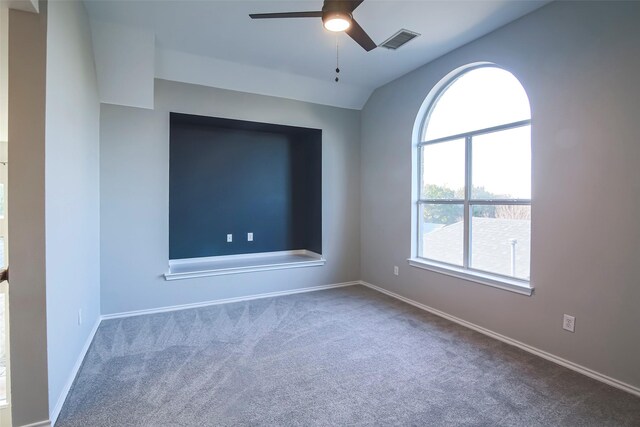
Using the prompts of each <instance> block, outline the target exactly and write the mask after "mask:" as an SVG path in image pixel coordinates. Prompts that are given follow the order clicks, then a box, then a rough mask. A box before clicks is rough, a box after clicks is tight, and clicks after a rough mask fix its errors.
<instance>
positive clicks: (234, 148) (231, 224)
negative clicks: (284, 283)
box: [169, 113, 322, 259]
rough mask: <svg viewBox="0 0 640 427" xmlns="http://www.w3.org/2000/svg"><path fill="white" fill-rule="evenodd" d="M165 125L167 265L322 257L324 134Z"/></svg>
mask: <svg viewBox="0 0 640 427" xmlns="http://www.w3.org/2000/svg"><path fill="white" fill-rule="evenodd" d="M170 126H171V128H170V170H169V256H170V258H171V259H183V258H197V257H207V256H219V255H235V254H247V253H259V252H275V251H284V250H295V249H308V250H310V251H313V252H316V253H322V131H321V130H318V129H306V128H299V127H292V126H283V125H274V124H268V123H256V122H247V121H241V120H230V119H221V118H214V117H202V116H193V115H187V114H178V113H171V116H170ZM247 233H253V236H254V238H253V241H251V242H250V241H248V240H247ZM227 234H233V242H231V243H227Z"/></svg>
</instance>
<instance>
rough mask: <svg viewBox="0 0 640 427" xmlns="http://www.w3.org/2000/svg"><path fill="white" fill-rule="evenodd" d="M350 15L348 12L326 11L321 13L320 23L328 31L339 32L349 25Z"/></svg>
mask: <svg viewBox="0 0 640 427" xmlns="http://www.w3.org/2000/svg"><path fill="white" fill-rule="evenodd" d="M352 19H353V18H352V17H351V14H350V13H344V12H326V13H323V15H322V23H323V24H324V28H326V29H327V30H329V31H334V32H340V31H345V30H347V29H348V28H349V27H351V20H352Z"/></svg>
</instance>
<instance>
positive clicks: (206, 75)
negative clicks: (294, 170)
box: [85, 0, 547, 108]
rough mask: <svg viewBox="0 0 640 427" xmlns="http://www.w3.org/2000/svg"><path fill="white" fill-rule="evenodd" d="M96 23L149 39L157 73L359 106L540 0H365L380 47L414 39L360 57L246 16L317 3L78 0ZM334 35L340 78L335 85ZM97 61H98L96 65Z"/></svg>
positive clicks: (328, 39)
mask: <svg viewBox="0 0 640 427" xmlns="http://www.w3.org/2000/svg"><path fill="white" fill-rule="evenodd" d="M85 3H86V5H87V10H88V13H89V16H90V18H91V21H92V25H94V23H98V24H99V23H109V24H118V25H119V26H126V27H131V28H135V29H138V30H144V31H148V32H150V33H153V35H155V77H160V78H165V79H169V80H177V81H187V82H190V83H198V84H204V85H208V86H214V87H221V88H225V89H233V90H241V91H245V92H252V93H260V94H266V95H272V96H280V97H284V98H292V99H299V100H303V101H309V102H316V103H321V104H328V105H335V106H340V107H347V108H361V107H362V106H363V105H364V103H365V102H366V100H367V99H368V97H369V95H370V94H371V92H373V90H375V89H376V88H378V87H380V86H382V85H384V84H385V83H387V82H389V81H391V80H394V79H395V78H397V77H400V76H401V75H403V74H406V73H407V72H409V71H411V70H413V69H415V68H417V67H419V66H421V65H423V64H425V63H427V62H429V61H431V60H433V59H435V58H437V57H438V56H441V55H443V54H444V53H447V52H449V51H451V50H453V49H455V48H457V47H459V46H462V45H463V44H466V43H468V42H470V41H472V40H474V39H476V38H478V37H480V36H482V35H484V34H487V33H489V32H491V31H492V30H494V29H496V28H498V27H500V26H503V25H505V24H507V23H509V22H511V21H513V20H515V19H517V18H519V17H521V16H523V15H525V14H527V13H529V12H531V11H533V10H534V9H537V8H538V7H541V6H543V5H544V4H546V3H547V1H514V0H491V1H484V0H469V1H460V0H446V1H428V0H425V1H418V0H413V1H404V0H395V1H389V0H387V1H385V0H365V1H364V2H363V3H362V4H361V5H360V7H358V8H357V9H356V10H355V12H354V18H355V19H356V20H357V21H358V22H359V23H360V25H361V26H362V27H364V29H365V30H366V31H367V32H368V33H369V35H370V36H371V38H372V39H373V40H374V41H375V42H376V43H378V44H380V43H382V42H383V41H384V40H386V39H387V38H388V37H390V36H391V35H392V34H394V33H395V32H396V31H398V30H400V29H402V28H404V29H408V30H411V31H415V32H418V33H420V34H421V36H420V37H418V38H416V39H414V40H413V41H411V42H409V43H408V44H407V45H405V46H403V47H401V48H400V49H398V50H396V51H392V50H387V49H384V48H377V49H374V50H373V51H371V52H366V51H364V50H363V49H362V48H361V47H360V46H359V45H357V44H356V43H355V42H354V41H353V40H351V39H350V38H349V37H348V36H347V35H346V34H339V35H338V36H336V35H334V34H333V33H330V32H328V31H326V30H325V29H324V28H323V27H322V22H321V20H320V19H319V18H305V19H278V20H251V19H250V18H249V16H248V15H249V13H265V12H285V11H305V10H320V9H321V8H322V1H321V0H320V1H317V0H298V1H273V0H261V1H242V0H235V1H189V0H180V1H166V0H142V1H122V0H86V1H85ZM336 38H337V41H338V43H339V46H340V69H341V73H340V82H339V83H335V82H334V81H333V79H334V77H335V72H334V69H335V66H336ZM97 62H98V61H97Z"/></svg>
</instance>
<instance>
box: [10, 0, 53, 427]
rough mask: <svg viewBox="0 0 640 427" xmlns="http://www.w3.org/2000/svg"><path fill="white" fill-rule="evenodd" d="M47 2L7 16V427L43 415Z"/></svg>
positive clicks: (46, 414)
mask: <svg viewBox="0 0 640 427" xmlns="http://www.w3.org/2000/svg"><path fill="white" fill-rule="evenodd" d="M46 34H47V4H46V3H42V4H40V14H38V15H36V14H32V13H28V12H21V11H16V10H10V11H9V164H10V167H9V193H8V197H9V198H10V200H11V203H9V205H8V209H9V216H8V217H9V218H11V221H10V222H9V236H10V239H9V253H10V255H11V260H10V262H11V280H10V284H9V305H10V307H11V335H10V350H11V403H12V406H11V413H12V417H13V425H16V426H21V425H24V424H30V423H35V422H39V421H43V420H47V419H48V418H49V410H48V404H47V401H48V400H47V399H48V395H47V325H46V320H47V319H46V296H45V294H46V291H45V202H44V194H45V176H44V167H45V163H44V162H45V160H44V158H45V157H44V156H45V90H46V89H45V85H46V81H45V80H46V78H45V69H46V65H45V64H46Z"/></svg>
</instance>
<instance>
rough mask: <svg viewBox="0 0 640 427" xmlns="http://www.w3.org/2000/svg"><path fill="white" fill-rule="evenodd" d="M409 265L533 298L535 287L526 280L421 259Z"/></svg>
mask: <svg viewBox="0 0 640 427" xmlns="http://www.w3.org/2000/svg"><path fill="white" fill-rule="evenodd" d="M407 261H408V262H409V265H411V266H413V267H417V268H422V269H425V270H429V271H434V272H436V273H440V274H445V275H447V276H453V277H457V278H459V279H463V280H467V281H469V282H475V283H480V284H481V285H486V286H492V287H494V288H498V289H504V290H505V291H509V292H515V293H517V294H522V295H527V296H531V295H532V294H533V287H531V284H530V283H529V282H527V281H526V280H518V279H510V278H507V277H500V276H494V275H492V274H485V273H481V272H477V271H471V270H465V269H463V268H457V267H455V266H450V265H444V264H438V263H435V262H430V261H427V260H424V259H420V258H409V259H408V260H407Z"/></svg>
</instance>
